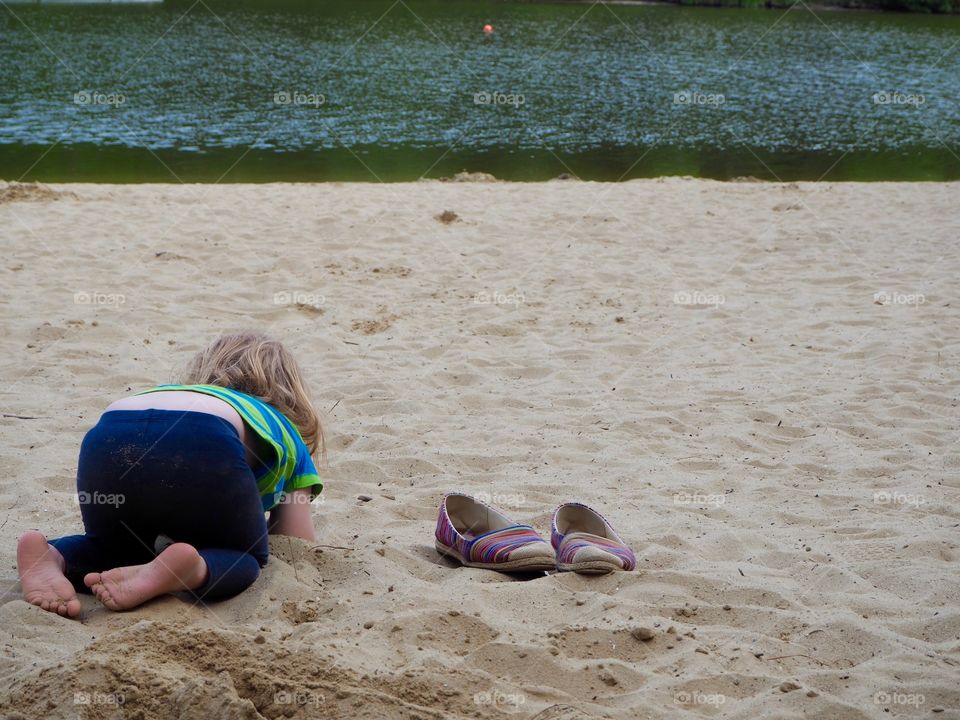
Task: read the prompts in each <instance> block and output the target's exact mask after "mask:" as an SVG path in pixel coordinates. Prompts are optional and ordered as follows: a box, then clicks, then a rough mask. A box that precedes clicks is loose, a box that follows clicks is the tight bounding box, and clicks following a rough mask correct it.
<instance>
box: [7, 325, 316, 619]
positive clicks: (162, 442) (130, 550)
mask: <svg viewBox="0 0 960 720" xmlns="http://www.w3.org/2000/svg"><path fill="white" fill-rule="evenodd" d="M185 382H186V383H188V384H186V385H161V386H159V387H156V388H153V389H152V390H147V391H144V392H142V393H138V394H137V395H134V396H132V397H128V398H124V399H122V400H118V401H116V402H115V403H113V404H112V405H110V406H109V407H108V408H107V410H106V412H105V413H104V414H103V415H102V416H101V418H100V421H99V422H98V423H97V424H96V426H94V427H93V429H91V430H90V431H89V432H88V433H87V435H86V437H84V439H83V444H82V446H81V448H80V459H79V462H78V466H77V493H78V496H79V499H80V511H81V515H82V517H83V526H84V534H83V535H72V536H70V537H62V538H58V539H56V540H51V541H49V543H48V542H47V539H46V538H45V537H44V536H43V534H42V533H40V532H39V531H36V530H31V531H30V532H28V533H26V534H25V535H24V536H23V537H21V538H20V542H19V544H18V546H17V565H18V569H19V572H20V582H21V585H22V587H23V595H24V598H25V599H26V600H27V601H28V602H30V603H33V604H34V605H39V606H40V607H41V608H43V609H44V610H49V611H51V612H56V613H59V614H60V615H64V616H69V617H76V616H77V615H79V614H80V601H79V599H78V598H77V595H76V592H75V590H80V591H82V592H90V591H92V592H93V593H95V594H96V596H97V598H99V600H100V601H101V602H102V603H103V604H104V605H106V606H107V607H108V608H110V609H111V610H128V609H130V608H133V607H136V606H138V605H140V604H142V603H144V602H146V601H147V600H150V599H151V598H154V597H157V596H159V595H164V594H166V593H172V592H177V591H181V590H189V591H192V592H193V593H194V595H196V596H197V597H198V598H201V599H206V600H214V599H221V598H227V597H232V596H234V595H236V594H238V593H240V592H242V591H243V590H245V589H246V588H248V587H249V586H250V585H251V584H252V583H253V581H254V580H256V579H257V576H258V575H259V574H260V568H261V567H263V566H264V565H266V563H267V551H268V544H267V533H268V529H269V532H270V533H272V534H280V535H293V536H295V537H300V538H303V539H305V540H309V541H312V542H316V536H315V534H314V529H313V523H312V521H311V517H310V505H309V503H310V501H311V500H312V499H313V498H314V497H315V496H316V495H317V494H318V493H319V492H320V491H321V490H322V489H323V485H322V483H321V481H320V478H319V477H318V475H317V470H316V467H315V466H314V463H313V459H312V457H311V455H312V454H314V453H316V452H317V451H318V450H321V449H322V447H323V431H322V429H321V427H320V419H319V417H318V415H317V412H316V410H315V409H314V407H313V405H312V403H311V401H310V397H309V394H308V392H307V390H306V387H305V383H304V381H303V378H302V376H301V372H300V368H299V367H298V365H297V363H296V361H295V360H294V359H293V356H292V355H291V354H290V353H289V351H288V350H287V349H286V348H285V347H284V346H283V345H281V344H280V343H279V342H276V341H274V340H271V339H269V338H266V337H264V336H262V335H255V334H241V335H228V336H224V337H221V338H220V339H218V340H217V341H215V342H214V343H213V344H212V345H210V347H208V348H207V349H206V350H204V351H203V352H201V353H200V354H199V355H197V356H196V357H195V358H194V360H193V362H192V363H191V365H190V368H189V371H188V373H187V378H186V380H185ZM266 511H270V519H269V525H268V522H267V520H266V518H265V517H264V513H265V512H266Z"/></svg>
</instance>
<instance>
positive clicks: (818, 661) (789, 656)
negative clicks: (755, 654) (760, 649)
mask: <svg viewBox="0 0 960 720" xmlns="http://www.w3.org/2000/svg"><path fill="white" fill-rule="evenodd" d="M795 657H802V658H807V659H808V660H813V661H814V662H815V663H820V664H821V665H826V666H827V667H829V666H830V663H828V662H824V661H823V660H820V659H819V658H815V657H813V656H812V655H804V654H803V653H797V654H796V655H777V656H776V657H768V658H764V660H785V659H786V658H795Z"/></svg>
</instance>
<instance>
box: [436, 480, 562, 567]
mask: <svg viewBox="0 0 960 720" xmlns="http://www.w3.org/2000/svg"><path fill="white" fill-rule="evenodd" d="M436 545H437V552H439V553H440V554H441V555H447V556H449V557H452V558H454V559H456V560H458V561H459V562H460V564H461V565H466V566H467V567H475V568H484V569H487V570H499V571H500V572H533V571H536V570H553V569H554V567H555V566H556V562H557V558H556V556H555V555H554V553H553V549H552V548H551V547H550V545H549V544H548V543H547V542H546V541H545V540H544V539H543V538H542V537H540V535H539V534H538V533H537V531H536V530H534V529H533V528H532V527H530V526H529V525H518V524H516V523H515V522H513V521H512V520H510V519H509V518H508V517H507V516H506V515H504V514H503V513H502V512H500V511H499V510H496V509H494V508H492V507H490V506H489V505H487V504H485V503H482V502H480V501H479V500H475V499H474V498H472V497H470V496H469V495H464V494H462V493H448V494H447V495H445V496H444V497H443V500H442V501H441V502H440V513H439V515H438V516H437V529H436Z"/></svg>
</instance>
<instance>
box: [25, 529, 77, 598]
mask: <svg viewBox="0 0 960 720" xmlns="http://www.w3.org/2000/svg"><path fill="white" fill-rule="evenodd" d="M63 569H64V564H63V556H62V555H61V554H60V553H59V552H57V549H56V548H55V547H53V546H52V545H48V544H47V538H45V537H44V536H43V533H42V532H40V531H38V530H31V531H30V532H28V533H26V534H25V535H24V536H23V537H22V538H20V542H18V543H17V570H18V571H19V573H20V585H21V587H22V588H23V598H24V599H25V600H26V601H27V602H28V603H30V604H32V605H37V606H38V607H41V608H43V609H44V610H47V611H49V612H55V613H57V614H58V615H63V616H64V617H77V615H79V614H80V600H79V599H78V598H77V592H76V590H74V589H73V585H71V584H70V581H69V580H67V576H66V575H64V574H63Z"/></svg>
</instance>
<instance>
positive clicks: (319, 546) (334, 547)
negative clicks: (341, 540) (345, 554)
mask: <svg viewBox="0 0 960 720" xmlns="http://www.w3.org/2000/svg"><path fill="white" fill-rule="evenodd" d="M313 547H315V548H321V547H322V548H330V549H331V550H349V551H351V552H353V550H354V548H349V547H343V546H342V545H314V546H313Z"/></svg>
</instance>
